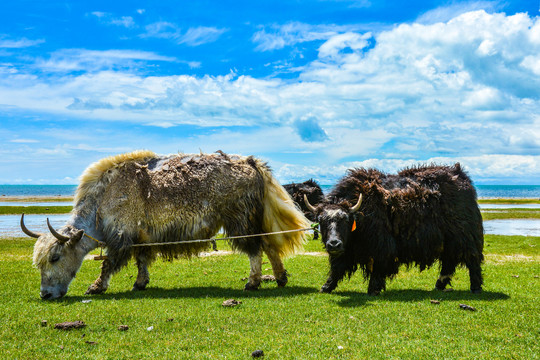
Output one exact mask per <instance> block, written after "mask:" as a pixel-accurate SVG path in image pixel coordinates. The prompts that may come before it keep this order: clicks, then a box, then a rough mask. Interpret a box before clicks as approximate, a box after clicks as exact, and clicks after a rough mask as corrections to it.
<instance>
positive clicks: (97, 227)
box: [21, 151, 310, 299]
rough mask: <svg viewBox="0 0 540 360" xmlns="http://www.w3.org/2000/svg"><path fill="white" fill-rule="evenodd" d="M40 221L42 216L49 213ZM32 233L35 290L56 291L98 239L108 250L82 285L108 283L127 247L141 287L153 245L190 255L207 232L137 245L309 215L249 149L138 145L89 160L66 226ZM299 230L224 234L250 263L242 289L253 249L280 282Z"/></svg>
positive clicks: (257, 269) (292, 225) (256, 277)
mask: <svg viewBox="0 0 540 360" xmlns="http://www.w3.org/2000/svg"><path fill="white" fill-rule="evenodd" d="M47 223H48V220H47ZM48 225H49V230H50V233H46V234H37V233H34V232H32V231H30V230H28V229H27V228H26V227H25V225H24V215H23V216H22V217H21V228H22V230H23V231H24V232H25V234H27V235H28V236H31V237H35V238H37V242H36V244H35V247H34V256H33V257H34V264H35V265H36V266H37V267H38V268H39V269H40V271H41V293H40V295H41V297H42V298H43V299H48V298H51V299H52V298H58V297H62V296H64V295H65V294H66V292H67V290H68V286H69V284H70V282H71V281H72V279H73V278H74V277H75V274H76V273H77V271H78V270H79V268H80V266H81V264H82V261H83V258H84V257H85V255H86V254H88V253H89V252H90V251H91V250H93V249H95V248H96V247H97V246H98V243H97V242H96V240H99V241H100V242H102V243H103V244H104V247H105V248H106V252H107V258H106V259H105V260H104V261H103V264H102V266H101V275H100V276H99V277H98V278H97V280H96V281H95V282H94V283H93V284H92V285H90V287H89V288H88V291H87V292H86V293H87V294H99V293H102V292H104V291H105V290H107V287H108V285H109V280H110V278H111V276H112V275H113V274H114V273H116V272H118V271H119V270H120V269H121V268H122V267H123V266H125V265H126V264H127V263H128V261H129V259H130V258H131V257H133V258H134V259H135V261H136V265H137V268H138V275H137V279H136V281H135V284H134V286H133V290H143V289H145V287H146V285H147V284H148V282H149V280H150V277H149V273H148V266H149V265H150V264H151V263H152V262H153V261H154V260H155V259H156V257H157V256H158V255H161V256H162V257H164V258H166V259H172V258H176V257H179V256H186V257H189V256H192V255H196V254H198V253H199V252H201V251H203V250H206V249H207V248H208V246H209V244H210V243H209V242H191V243H186V244H172V245H168V244H162V245H157V246H138V247H135V246H133V245H135V244H149V243H168V242H175V241H188V240H194V239H206V238H210V237H211V236H213V235H215V234H216V232H217V231H218V230H219V229H220V228H222V227H223V229H225V231H226V233H227V235H229V236H240V235H252V234H260V233H268V232H279V231H287V230H295V229H303V228H308V227H309V225H310V223H309V221H308V220H307V219H306V218H305V217H304V215H303V214H302V212H301V211H300V210H299V209H298V208H297V207H296V206H295V205H294V203H293V201H292V199H291V198H290V196H289V194H288V193H287V192H286V191H285V189H283V187H282V186H281V185H280V184H279V183H278V182H277V180H276V179H275V178H274V177H273V175H272V173H271V171H270V169H269V167H268V166H267V165H266V164H265V163H263V162H261V161H260V160H258V159H255V158H253V157H251V156H250V157H243V156H236V155H230V156H229V155H227V154H224V153H223V152H220V151H218V153H215V154H198V155H189V154H177V155H168V156H158V155H156V154H154V153H153V152H150V151H136V152H132V153H128V154H121V155H117V156H112V157H109V158H105V159H102V160H100V161H98V162H96V163H94V164H92V165H90V166H89V167H88V168H87V169H86V170H85V172H84V173H83V175H82V177H81V181H80V184H79V186H78V188H77V191H76V194H75V199H74V207H73V211H72V213H71V218H70V220H69V221H68V222H67V224H66V225H65V226H63V227H62V228H60V229H59V230H55V229H54V228H52V227H51V226H50V224H48ZM303 241H304V233H303V232H288V233H280V234H275V235H264V236H255V237H246V238H243V237H241V238H235V239H232V240H231V245H232V247H233V249H235V250H238V251H241V252H244V253H246V254H247V255H248V256H249V259H250V265H251V271H250V276H249V280H248V282H247V284H246V286H245V289H246V290H254V289H257V288H258V287H259V284H260V282H261V256H262V252H263V251H264V252H265V253H266V255H267V256H268V259H269V260H270V263H271V265H272V269H273V272H274V276H275V278H276V281H277V284H278V286H284V285H285V284H286V283H287V273H286V270H285V269H284V267H283V262H282V257H283V256H285V255H288V254H291V253H293V252H294V251H295V250H297V249H298V248H301V247H302V245H303Z"/></svg>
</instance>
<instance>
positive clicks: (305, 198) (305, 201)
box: [304, 194, 316, 212]
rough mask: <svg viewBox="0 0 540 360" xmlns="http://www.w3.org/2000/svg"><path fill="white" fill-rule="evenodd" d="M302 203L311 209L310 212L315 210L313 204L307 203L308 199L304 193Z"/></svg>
mask: <svg viewBox="0 0 540 360" xmlns="http://www.w3.org/2000/svg"><path fill="white" fill-rule="evenodd" d="M304 204H306V207H307V208H308V210H309V211H311V212H316V210H315V206H313V205H311V204H310V203H309V200H308V198H307V196H306V194H304Z"/></svg>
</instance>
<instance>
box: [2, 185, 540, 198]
mask: <svg viewBox="0 0 540 360" xmlns="http://www.w3.org/2000/svg"><path fill="white" fill-rule="evenodd" d="M321 188H322V189H323V191H324V192H327V191H329V190H330V189H331V188H332V185H321ZM76 189H77V185H0V200H1V196H73V195H74V194H75V190H76ZM476 191H477V193H478V197H481V198H535V199H540V185H477V186H476Z"/></svg>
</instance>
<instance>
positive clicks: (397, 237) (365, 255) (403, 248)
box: [305, 163, 484, 295]
mask: <svg viewBox="0 0 540 360" xmlns="http://www.w3.org/2000/svg"><path fill="white" fill-rule="evenodd" d="M305 202H306V205H307V206H308V208H309V209H310V210H311V211H312V212H313V213H315V214H316V216H317V219H318V221H319V224H320V227H321V235H322V241H323V243H324V245H325V248H326V250H327V252H328V254H329V260H330V272H329V277H328V280H327V281H326V283H325V284H324V285H323V286H322V288H321V292H328V293H329V292H331V291H332V290H334V289H335V288H336V286H337V284H338V282H339V281H341V280H342V279H343V278H344V277H345V276H346V275H347V276H348V277H349V278H350V277H351V276H352V274H353V273H354V272H355V271H356V270H357V269H358V268H360V269H361V270H362V271H363V273H364V277H365V278H366V279H369V285H368V294H370V295H377V294H379V293H380V292H381V291H382V290H384V289H385V288H386V278H392V277H393V276H395V275H396V274H397V273H398V269H399V266H400V265H401V264H406V265H407V266H411V265H417V266H419V267H420V270H424V269H425V268H427V267H430V266H431V265H433V263H434V262H435V261H436V260H439V261H440V269H441V270H440V276H439V278H438V280H437V282H436V284H435V287H436V288H437V289H439V290H443V289H445V287H446V286H447V285H449V284H450V280H451V277H452V275H453V274H454V272H455V270H456V266H458V265H465V266H466V267H467V268H468V269H469V275H470V283H471V291H472V292H473V293H479V292H481V290H482V272H481V267H480V266H481V263H482V261H483V254H482V250H483V245H484V231H483V227H482V217H481V215H480V210H479V209H478V204H477V199H476V190H475V189H474V187H473V185H472V182H471V180H470V179H469V177H468V176H467V174H466V173H465V172H464V171H463V170H462V169H461V166H460V164H459V163H457V164H455V165H454V166H435V165H433V166H418V167H413V168H409V169H405V170H403V171H401V172H399V173H398V174H397V175H388V174H384V173H382V172H380V171H378V170H375V169H355V170H350V171H349V173H348V174H347V175H346V176H344V177H343V178H342V179H341V180H340V181H339V182H338V184H337V185H336V186H335V187H334V189H332V191H331V192H330V194H328V196H327V197H326V198H325V200H324V201H323V202H322V203H321V204H319V205H317V206H314V205H311V204H310V202H309V200H308V199H305Z"/></svg>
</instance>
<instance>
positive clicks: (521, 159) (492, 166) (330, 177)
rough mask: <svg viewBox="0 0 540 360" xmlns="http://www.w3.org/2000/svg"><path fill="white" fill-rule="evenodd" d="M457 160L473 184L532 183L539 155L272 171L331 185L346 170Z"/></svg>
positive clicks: (539, 168)
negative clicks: (495, 182) (494, 182)
mask: <svg viewBox="0 0 540 360" xmlns="http://www.w3.org/2000/svg"><path fill="white" fill-rule="evenodd" d="M456 162H459V163H460V164H461V165H462V166H463V168H464V169H465V171H466V172H467V173H468V174H469V175H470V176H471V178H472V179H473V181H475V182H477V183H486V182H493V181H497V182H503V183H506V184H519V183H526V184H533V183H531V181H532V182H534V181H535V179H537V178H538V176H539V175H540V156H532V155H529V156H523V155H483V156H462V157H432V158H428V159H366V160H363V161H355V162H347V163H342V164H339V165H334V166H317V165H314V166H298V165H291V164H285V165H282V166H281V167H280V168H279V169H277V170H276V176H277V177H278V178H279V179H280V181H281V182H282V183H290V182H299V181H304V180H307V179H309V178H313V179H315V180H317V181H319V182H320V183H321V184H323V185H333V184H335V183H336V182H337V181H338V180H339V179H340V178H341V177H342V176H344V175H345V174H346V172H347V170H348V169H354V168H376V169H379V170H381V171H383V172H386V173H389V174H395V173H397V172H398V171H400V170H402V169H404V168H406V167H411V166H415V165H418V164H432V163H434V164H441V165H453V164H455V163H456Z"/></svg>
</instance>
